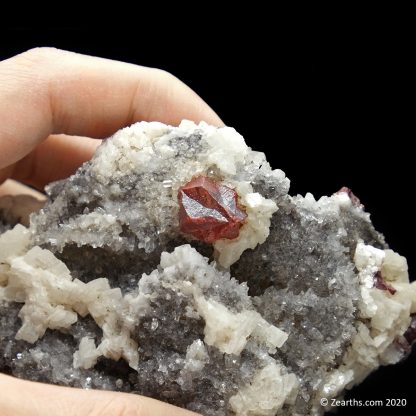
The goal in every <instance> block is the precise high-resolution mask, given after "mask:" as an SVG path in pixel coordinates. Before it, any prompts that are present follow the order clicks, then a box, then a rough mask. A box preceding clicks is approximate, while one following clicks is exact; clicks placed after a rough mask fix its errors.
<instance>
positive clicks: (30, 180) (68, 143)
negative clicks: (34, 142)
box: [0, 134, 101, 189]
mask: <svg viewBox="0 0 416 416" xmlns="http://www.w3.org/2000/svg"><path fill="white" fill-rule="evenodd" d="M100 144H101V140H98V139H91V138H88V137H79V136H67V135H64V134H59V135H50V136H49V137H48V138H47V139H46V140H45V141H44V142H42V143H41V144H40V145H39V146H37V147H36V148H35V149H34V150H33V151H32V152H30V153H29V154H28V155H27V156H25V157H24V158H23V159H22V160H20V161H19V162H17V163H16V164H15V166H14V169H13V171H12V172H9V175H10V176H11V177H12V178H14V179H17V180H19V181H21V182H24V183H27V184H29V185H32V186H34V187H36V188H38V189H43V188H44V186H45V185H47V184H48V183H50V182H52V181H56V180H59V179H64V178H67V177H68V176H70V175H72V174H73V173H74V172H75V171H76V170H77V168H78V167H79V166H80V165H82V164H83V163H84V162H86V161H87V160H90V159H91V157H92V155H93V154H94V152H95V150H96V149H97V147H98V146H99V145H100ZM0 189H1V188H0Z"/></svg>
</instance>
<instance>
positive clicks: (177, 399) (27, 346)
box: [0, 121, 416, 416]
mask: <svg viewBox="0 0 416 416" xmlns="http://www.w3.org/2000/svg"><path fill="white" fill-rule="evenodd" d="M288 189H289V181H288V179H287V178H286V177H285V175H284V173H283V172H282V171H280V170H272V169H271V168H270V165H269V164H268V163H267V161H266V159H265V156H264V154H262V153H258V152H254V151H252V150H251V149H250V148H248V147H247V146H246V144H245V143H244V140H243V138H242V137H241V136H240V135H239V134H238V133H237V132H236V131H235V130H233V129H231V128H227V127H226V128H220V129H216V128H214V127H211V126H208V125H206V124H204V123H201V124H199V125H195V124H194V123H191V122H188V121H184V122H182V123H181V125H180V126H179V127H171V126H166V125H163V124H160V123H144V122H142V123H138V124H135V125H133V126H131V127H129V128H126V129H123V130H121V131H119V132H118V133H116V134H115V135H114V136H113V138H112V139H109V140H107V141H105V142H104V144H103V145H102V146H101V147H100V148H99V149H98V151H97V153H96V155H95V156H94V157H93V159H92V160H91V161H90V162H88V163H86V164H85V165H84V166H82V167H81V168H80V169H79V170H78V172H77V173H76V174H75V175H74V176H72V177H70V178H69V179H67V180H65V181H61V182H57V183H54V184H52V185H50V186H49V187H48V188H47V192H48V195H49V201H48V202H47V204H46V206H45V208H44V209H42V210H41V211H40V212H39V213H38V214H36V215H33V216H32V218H31V224H30V226H29V228H25V227H24V226H22V225H16V226H15V227H14V228H12V227H11V226H10V225H7V226H6V225H5V226H4V227H5V228H7V229H9V228H12V229H9V230H8V231H6V232H4V233H3V234H1V235H0V371H3V372H6V373H10V374H13V375H15V376H18V377H23V378H27V379H31V380H41V381H47V382H51V383H56V384H62V385H70V386H81V387H84V388H101V389H112V390H118V391H125V392H132V393H138V394H144V395H148V396H151V397H155V398H157V399H161V400H165V401H168V402H170V403H173V404H175V405H178V406H182V407H186V408H188V409H191V410H194V411H197V412H200V413H202V414H204V415H212V416H214V415H215V416H220V415H223V416H225V415H237V416H255V415H259V416H260V415H261V416H274V415H322V414H323V413H324V412H325V410H326V409H324V408H323V407H322V406H321V405H320V399H321V398H322V397H325V398H327V399H330V398H331V397H338V396H340V395H342V394H343V391H344V390H345V389H348V388H351V387H352V386H353V385H354V384H356V383H359V382H360V381H362V380H363V379H364V378H365V377H366V376H367V375H368V374H369V373H370V372H372V371H373V370H374V369H376V368H377V367H378V366H380V365H384V364H390V363H396V362H398V361H399V360H401V359H402V358H403V357H404V356H405V355H406V354H407V353H409V351H410V346H411V344H412V342H413V341H414V340H415V338H416V336H415V322H416V321H415V316H416V315H415V314H416V284H415V283H412V284H410V283H409V278H408V273H407V264H406V260H405V259H404V258H403V257H401V256H399V255H398V254H396V253H395V252H393V251H392V250H390V249H388V247H387V245H386V243H385V241H384V237H383V236H382V235H381V234H379V233H378V232H377V231H375V230H374V228H373V226H372V224H371V222H370V219H369V215H368V214H366V213H365V212H364V210H363V206H362V205H361V204H360V202H359V200H358V198H356V197H355V196H354V195H353V194H352V192H351V191H350V190H349V189H347V188H343V189H341V191H339V192H337V193H336V194H334V195H332V196H330V197H322V198H321V199H319V200H318V201H317V200H315V199H314V198H313V196H312V195H311V194H307V195H306V196H305V197H301V196H295V197H291V196H289V195H288ZM0 215H1V213H0ZM6 222H7V221H6V220H5V219H4V218H3V223H4V224H6Z"/></svg>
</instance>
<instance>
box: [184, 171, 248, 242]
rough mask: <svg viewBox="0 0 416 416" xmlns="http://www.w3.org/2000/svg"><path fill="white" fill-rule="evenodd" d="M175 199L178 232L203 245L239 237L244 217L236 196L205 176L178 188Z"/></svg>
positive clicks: (226, 187) (228, 188)
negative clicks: (177, 204) (177, 209)
mask: <svg viewBox="0 0 416 416" xmlns="http://www.w3.org/2000/svg"><path fill="white" fill-rule="evenodd" d="M178 199H179V221H180V227H181V231H182V232H183V233H185V234H190V235H192V236H193V237H195V238H196V239H198V240H201V241H205V242H206V243H213V242H214V241H217V240H219V239H222V238H226V239H233V238H236V237H238V234H239V231H240V227H241V225H242V223H243V221H244V220H245V218H246V217H247V215H246V214H245V212H244V211H242V210H241V209H240V208H239V206H238V195H237V192H235V191H234V189H231V188H230V187H228V186H225V185H222V184H220V183H217V182H216V181H214V180H213V179H211V178H209V177H207V176H198V177H196V178H194V179H192V180H191V181H189V182H188V183H187V184H185V185H184V186H182V187H181V188H179V195H178Z"/></svg>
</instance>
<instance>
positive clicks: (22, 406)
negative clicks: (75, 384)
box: [0, 374, 196, 416]
mask: <svg viewBox="0 0 416 416" xmlns="http://www.w3.org/2000/svg"><path fill="white" fill-rule="evenodd" d="M0 392H1V393H0V414H1V415H2V416H162V415H163V416H166V415H170V416H192V415H194V416H196V413H193V412H189V411H187V410H184V409H179V408H177V407H174V406H171V405H168V404H165V403H162V402H159V401H157V400H153V399H150V398H148V397H143V396H136V395H134V394H126V393H115V392H109V391H98V390H81V389H75V388H69V387H58V386H53V385H49V384H41V383H34V382H30V381H25V380H19V379H16V378H13V377H9V376H6V375H3V374H0Z"/></svg>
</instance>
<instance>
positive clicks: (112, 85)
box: [0, 48, 222, 168]
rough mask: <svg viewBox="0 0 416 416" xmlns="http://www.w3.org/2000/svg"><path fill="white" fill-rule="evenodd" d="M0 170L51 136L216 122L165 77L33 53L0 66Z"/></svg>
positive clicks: (51, 52) (46, 51)
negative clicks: (137, 123) (159, 123)
mask: <svg viewBox="0 0 416 416" xmlns="http://www.w3.org/2000/svg"><path fill="white" fill-rule="evenodd" d="M0 117H1V120H0V146H1V150H2V151H1V153H0V168H2V167H5V166H8V165H10V164H12V163H14V162H16V161H17V160H19V159H21V158H22V157H23V156H25V155H26V154H27V153H29V152H30V151H31V150H32V149H33V148H34V147H35V146H36V145H37V144H38V143H39V142H40V141H42V140H44V139H46V137H48V135H50V134H52V133H57V134H59V133H65V134H70V135H83V136H90V137H100V138H101V137H106V136H109V135H111V134H112V133H113V132H115V131H116V130H117V129H119V128H121V127H123V126H126V125H128V124H131V123H133V122H135V121H139V120H145V121H151V120H157V121H162V122H164V123H166V124H178V123H179V122H180V121H181V120H182V119H184V118H187V119H191V120H193V121H196V122H198V121H201V120H204V121H206V122H207V123H209V124H214V125H221V124H222V122H221V120H220V118H219V117H218V116H217V115H216V114H215V113H214V111H213V110H212V109H211V108H210V107H209V106H208V105H207V104H206V103H205V102H204V101H203V100H202V99H201V98H200V97H199V96H198V95H197V94H196V93H194V92H193V91H192V90H191V89H190V88H189V87H187V86H186V85H185V84H183V83H182V82H181V81H179V80H178V79H177V78H175V77H174V76H172V75H171V74H169V73H167V72H165V71H161V70H158V69H153V68H146V67H141V66H137V65H132V64H127V63H123V62H117V61H111V60H107V59H102V58H95V57H91V56H86V55H80V54H76V53H72V52H67V51H61V50H57V49H51V48H39V49H33V50H30V51H28V52H25V53H23V54H21V55H18V56H16V57H13V58H10V59H7V60H5V61H2V62H0Z"/></svg>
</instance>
